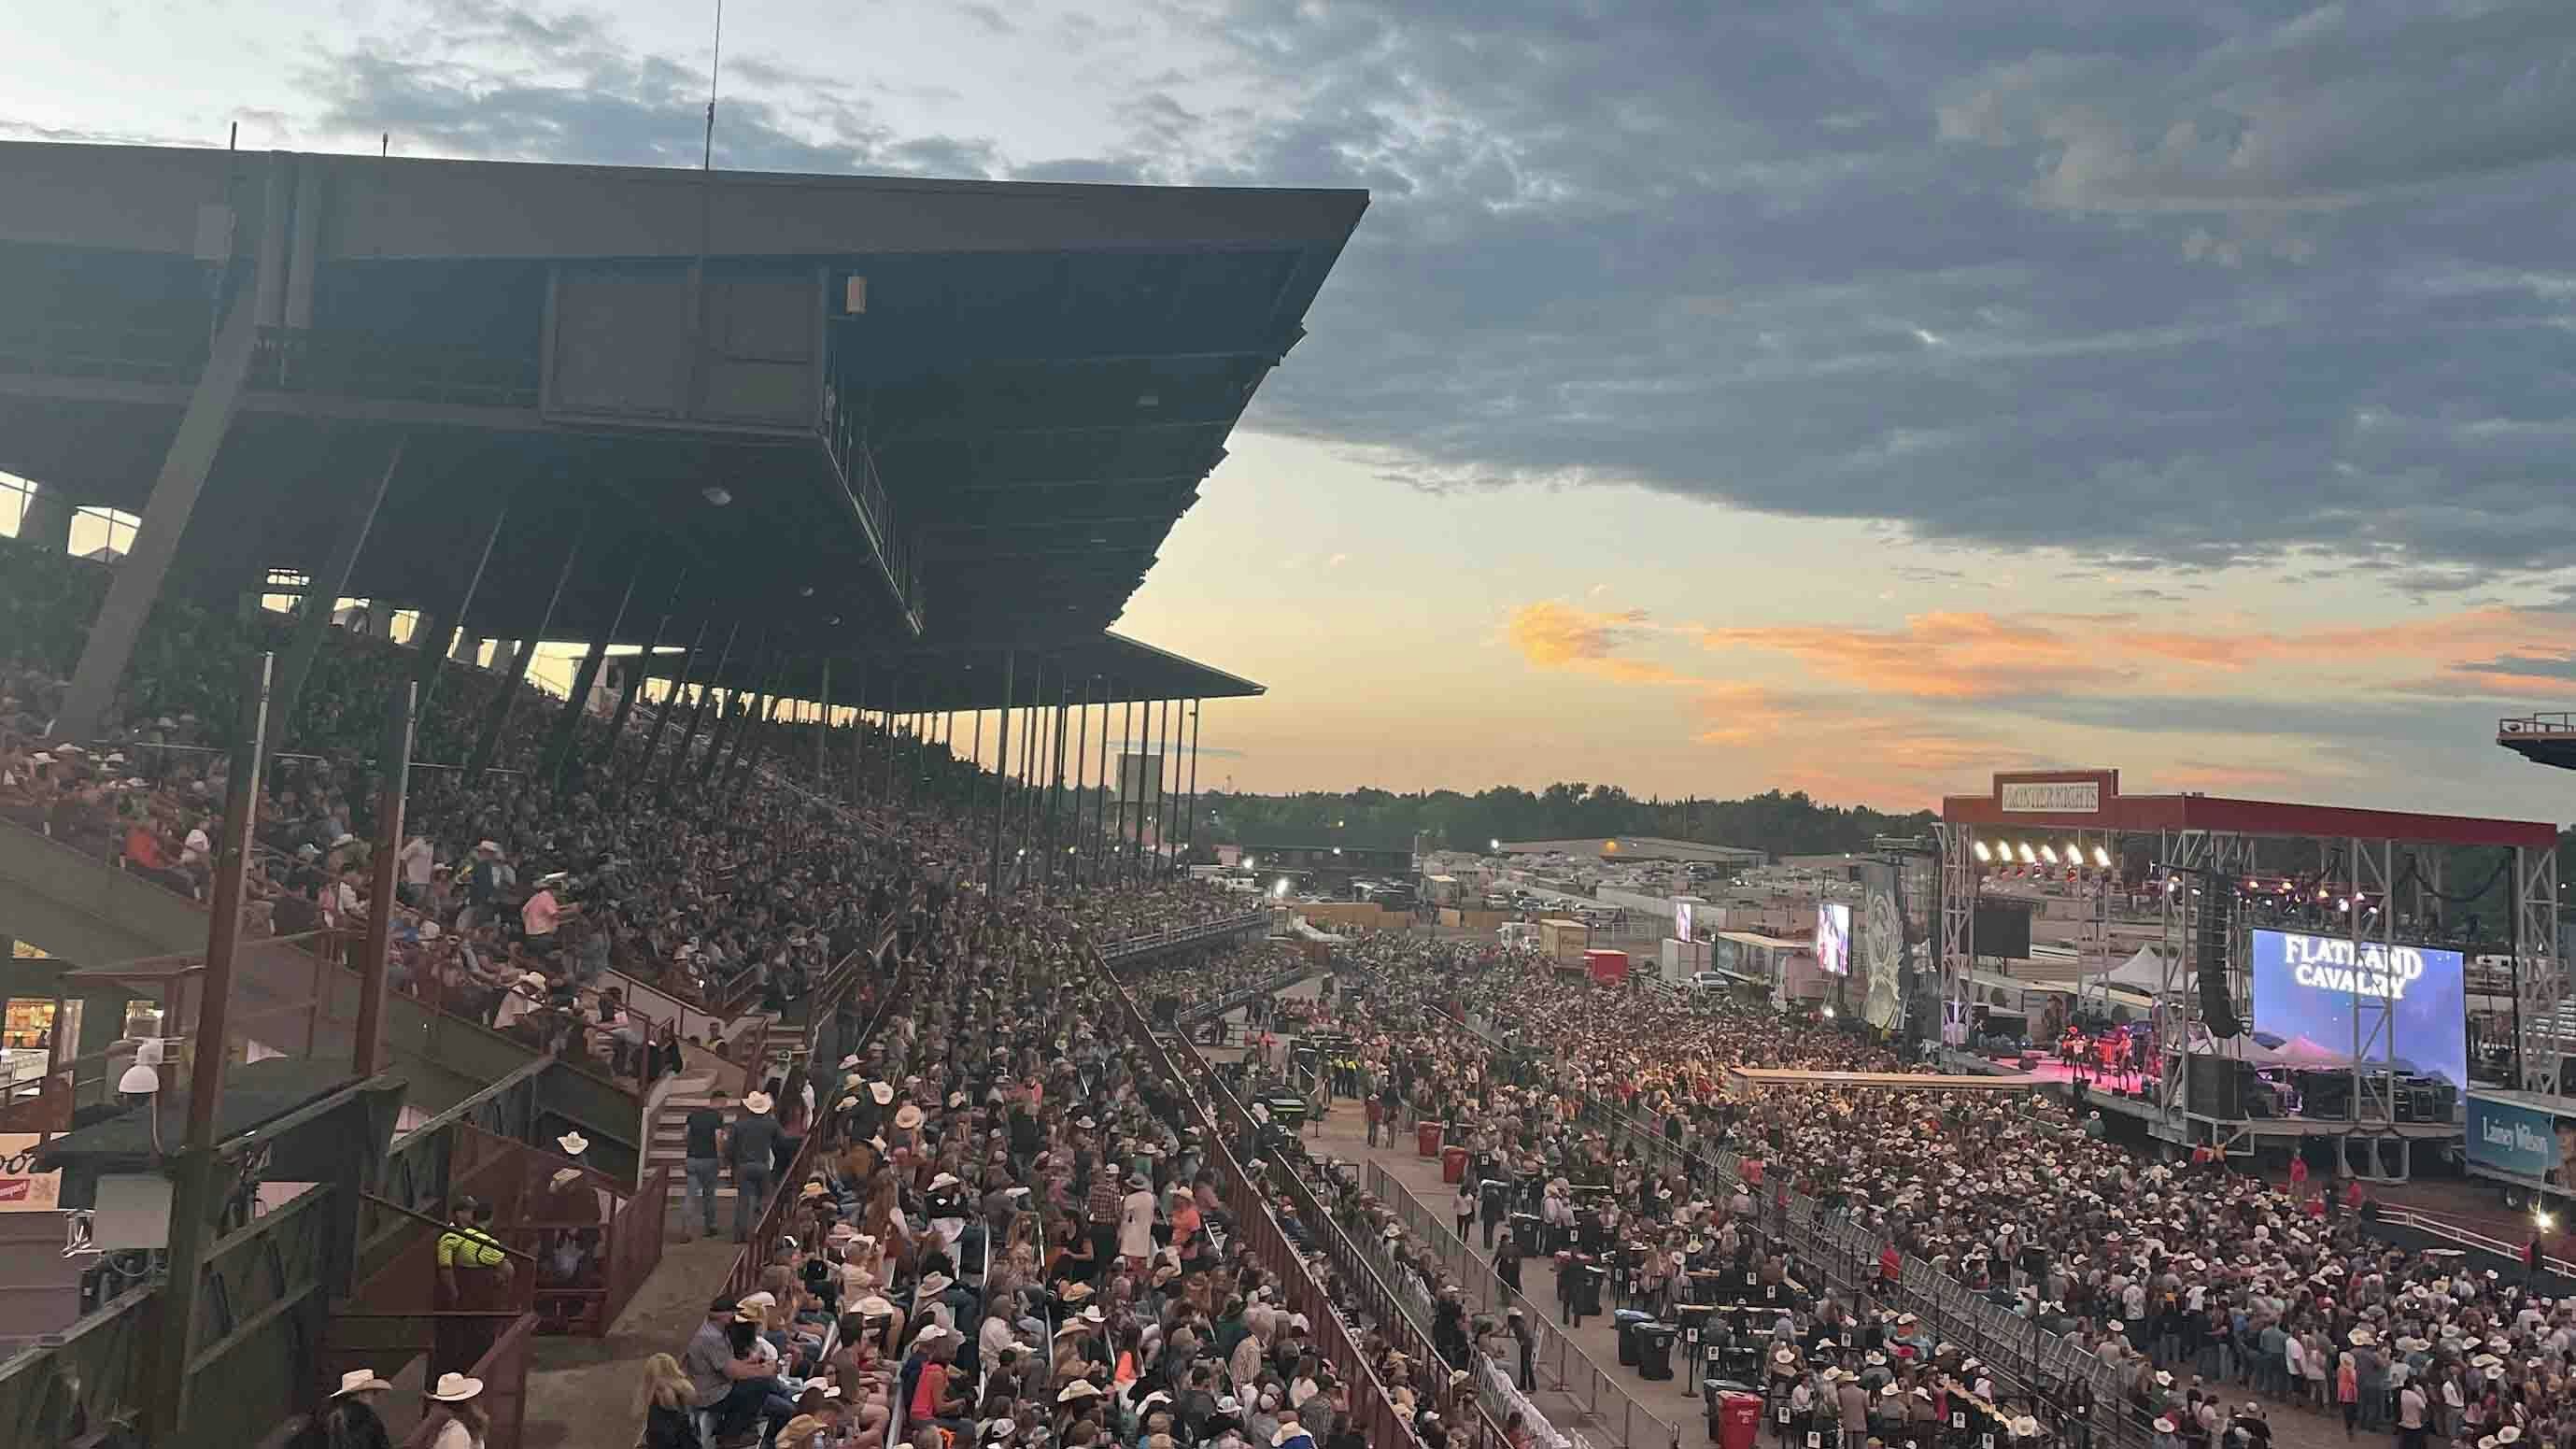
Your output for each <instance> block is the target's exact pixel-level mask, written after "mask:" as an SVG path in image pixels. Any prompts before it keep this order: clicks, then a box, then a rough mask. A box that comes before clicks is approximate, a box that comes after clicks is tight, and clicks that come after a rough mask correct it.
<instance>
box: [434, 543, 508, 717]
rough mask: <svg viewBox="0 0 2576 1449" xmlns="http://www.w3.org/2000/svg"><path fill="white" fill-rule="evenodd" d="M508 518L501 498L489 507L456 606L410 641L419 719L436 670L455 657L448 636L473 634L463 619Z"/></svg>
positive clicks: (436, 673) (442, 667)
mask: <svg viewBox="0 0 2576 1449" xmlns="http://www.w3.org/2000/svg"><path fill="white" fill-rule="evenodd" d="M509 521H510V505H509V503H508V502H507V501H506V500H504V501H503V502H501V503H500V504H498V505H496V506H495V507H494V508H493V510H492V526H491V527H490V528H488V529H486V530H484V533H483V551H482V552H481V553H479V554H477V555H475V557H474V571H473V572H472V573H469V574H467V575H466V576H465V588H464V589H463V591H461V592H460V593H458V594H457V596H456V607H454V608H453V609H450V610H448V611H447V613H445V614H444V615H440V616H437V619H438V626H437V627H436V628H434V629H432V630H430V631H429V632H428V633H427V634H423V635H418V636H415V637H414V639H413V640H412V647H413V648H415V649H417V650H419V651H420V658H419V660H418V661H417V667H416V668H415V669H414V670H413V673H412V678H413V679H415V680H417V681H418V682H419V684H420V701H419V704H418V705H417V707H416V708H415V709H414V711H413V712H414V714H416V715H417V716H419V717H420V718H424V719H425V718H427V717H428V715H429V702H430V701H431V700H432V699H433V698H435V697H437V694H438V675H439V671H441V670H442V669H444V668H446V666H447V663H448V661H449V660H451V659H453V658H456V657H457V656H456V653H455V650H454V649H453V648H452V647H451V645H450V641H449V636H450V635H451V634H455V635H460V636H462V637H461V638H460V639H459V640H458V641H457V642H459V643H461V642H463V639H464V638H471V637H472V636H471V635H464V634H463V630H464V628H465V622H466V618H467V616H468V615H470V614H472V613H473V611H474V596H475V594H476V593H478V592H480V591H481V589H482V587H483V570H484V569H485V568H487V567H489V566H490V565H491V562H492V546H493V545H494V544H497V543H499V542H500V541H501V527H502V525H504V524H506V523H508V522H509ZM421 622H422V623H423V624H427V623H429V622H430V621H429V620H427V619H424V620H422V621H421Z"/></svg>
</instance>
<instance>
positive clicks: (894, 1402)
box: [644, 887, 1359, 1449]
mask: <svg viewBox="0 0 2576 1449" xmlns="http://www.w3.org/2000/svg"><path fill="white" fill-rule="evenodd" d="M925 905H926V909H925V912H924V917H923V921H922V929H921V930H920V931H919V932H918V933H917V935H916V936H915V937H914V939H913V940H912V941H911V943H910V945H909V960H910V968H909V969H910V978H909V979H910V981H911V989H910V991H909V992H908V993H907V995H906V997H905V998H904V999H903V1000H902V1001H899V1002H897V1003H896V1004H895V1005H894V1007H893V1012H894V1014H893V1015H892V1016H891V1017H890V1019H888V1020H887V1021H886V1022H885V1024H884V1025H883V1026H882V1027H881V1028H880V1029H879V1030H878V1032H877V1033H876V1035H875V1036H874V1037H873V1039H872V1040H871V1041H870V1042H869V1043H868V1044H867V1046H866V1047H865V1048H864V1049H863V1050H861V1051H859V1052H854V1053H852V1054H850V1055H848V1056H847V1057H844V1058H843V1059H841V1060H840V1061H839V1062H837V1063H836V1064H834V1065H833V1066H831V1067H829V1068H828V1069H826V1068H821V1067H820V1064H818V1066H817V1070H816V1071H814V1072H813V1074H812V1077H811V1079H810V1080H807V1081H805V1082H803V1083H801V1084H796V1085H791V1086H789V1087H788V1088H787V1090H786V1091H785V1092H784V1093H782V1097H785V1098H791V1099H792V1098H796V1097H798V1096H799V1095H800V1094H804V1095H810V1096H812V1097H813V1098H814V1099H815V1101H816V1102H817V1103H818V1107H819V1110H818V1111H817V1113H816V1115H815V1119H814V1121H815V1126H814V1128H813V1130H814V1131H816V1132H818V1133H819V1134H820V1138H819V1142H820V1150H819V1151H817V1152H816V1153H814V1154H811V1155H809V1157H808V1159H807V1160H808V1162H809V1163H810V1167H809V1170H808V1171H807V1172H806V1173H805V1175H804V1180H802V1181H799V1182H797V1183H795V1184H794V1185H793V1189H792V1190H793V1192H794V1194H795V1195H794V1197H793V1199H792V1200H791V1202H792V1206H791V1208H790V1209H789V1213H788V1217H787V1222H788V1225H789V1227H788V1231H787V1233H786V1234H785V1235H783V1236H782V1237H780V1238H778V1239H777V1240H775V1241H774V1242H769V1243H764V1244H762V1245H760V1247H761V1250H762V1251H763V1252H765V1253H766V1255H767V1258H768V1261H767V1264H766V1266H765V1267H764V1269H763V1271H762V1273H761V1275H760V1281H759V1287H758V1289H757V1291H755V1292H753V1293H751V1294H748V1295H745V1296H741V1297H734V1296H727V1297H725V1298H723V1299H721V1300H720V1301H717V1302H714V1303H712V1304H711V1305H710V1307H709V1312H708V1316H707V1320H706V1322H705V1324H704V1325H703V1326H702V1327H701V1328H700V1329H699V1330H698V1332H697V1333H696V1334H695V1335H694V1336H693V1337H692V1338H691V1340H690V1341H689V1343H688V1344H687V1345H685V1347H684V1348H683V1350H682V1351H681V1352H680V1353H679V1354H678V1355H677V1356H676V1357H674V1356H668V1355H665V1356H660V1357H656V1358H655V1359H654V1360H652V1361H651V1364H650V1365H649V1367H648V1369H647V1371H646V1376H645V1377H646V1384H645V1389H644V1397H645V1400H646V1409H647V1418H648V1424H647V1430H646V1435H645V1442H646V1444H647V1445H649V1446H653V1449H690V1446H695V1445H697V1444H698V1443H700V1442H701V1441H700V1430H701V1428H704V1429H705V1430H706V1431H707V1432H708V1434H709V1435H710V1436H711V1437H712V1438H713V1439H714V1440H715V1441H716V1442H720V1443H727V1444H731V1443H737V1442H744V1443H747V1442H751V1441H752V1440H753V1439H754V1437H755V1436H758V1438H759V1439H760V1440H761V1441H762V1442H767V1443H774V1444H777V1445H783V1446H789V1449H879V1446H891V1445H911V1446H915V1449H942V1446H947V1445H976V1446H981V1445H1041V1444H1063V1445H1106V1444H1109V1443H1111V1442H1113V1441H1114V1442H1115V1443H1117V1444H1120V1445H1142V1446H1145V1449H1172V1446H1180V1445H1214V1446H1241V1445H1250V1446H1282V1445H1305V1446H1351V1445H1355V1444H1357V1443H1358V1442H1359V1440H1358V1439H1357V1437H1356V1436H1355V1435H1354V1434H1353V1433H1351V1432H1350V1430H1349V1427H1348V1422H1347V1416H1348V1411H1349V1397H1348V1395H1349V1390H1348V1388H1347V1386H1345V1385H1343V1384H1341V1383H1339V1382H1337V1381H1336V1379H1335V1376H1334V1373H1333V1371H1332V1369H1331V1368H1330V1367H1329V1366H1328V1365H1326V1364H1325V1363H1324V1362H1323V1360H1322V1358H1321V1357H1320V1355H1319V1353H1318V1350H1317V1349H1316V1347H1315V1344H1314V1340H1313V1338H1312V1335H1311V1325H1310V1324H1309V1323H1308V1322H1307V1320H1306V1319H1305V1318H1304V1317H1303V1316H1302V1315H1298V1314H1294V1313H1290V1312H1287V1311H1284V1310H1283V1309H1282V1308H1281V1307H1280V1306H1279V1305H1280V1304H1282V1303H1283V1302H1284V1301H1285V1297H1286V1295H1285V1293H1284V1291H1283V1289H1284V1288H1285V1285H1283V1284H1282V1283H1281V1282H1279V1281H1278V1280H1277V1279H1276V1278H1275V1277H1274V1276H1273V1275H1271V1274H1269V1273H1267V1272H1265V1271H1264V1270H1263V1269H1262V1268H1261V1267H1260V1266H1259V1265H1258V1264H1257V1263H1255V1262H1254V1261H1252V1259H1251V1258H1250V1256H1249V1255H1248V1254H1245V1253H1243V1252H1241V1251H1240V1250H1239V1249H1238V1250H1236V1251H1233V1252H1229V1251H1228V1248H1227V1245H1226V1244H1227V1239H1228V1238H1229V1236H1230V1235H1231V1229H1232V1226H1233V1224H1232V1223H1231V1222H1230V1220H1229V1219H1228V1216H1227V1213H1226V1210H1225V1208H1224V1206H1223V1203H1222V1200H1221V1197H1220V1194H1219V1191H1218V1185H1219V1184H1218V1177H1217V1174H1216V1173H1215V1172H1214V1171H1213V1170H1212V1169H1211V1167H1210V1166H1209V1165H1208V1147H1207V1144H1206V1143H1204V1142H1203V1141H1202V1138H1201V1132H1200V1129H1198V1128H1197V1127H1196V1126H1195V1125H1193V1123H1194V1119H1193V1118H1191V1117H1190V1116H1189V1115H1187V1114H1185V1113H1183V1112H1182V1111H1181V1103H1180V1100H1179V1098H1178V1097H1177V1096H1176V1095H1175V1092H1174V1085H1173V1084H1171V1083H1167V1082H1164V1081H1161V1080H1158V1079H1157V1077H1156V1074H1155V1071H1156V1069H1155V1068H1154V1067H1153V1066H1152V1064H1151V1063H1150V1060H1149V1058H1148V1057H1147V1055H1146V1054H1145V1053H1144V1052H1143V1051H1142V1050H1141V1049H1140V1048H1139V1047H1138V1046H1136V1045H1135V1044H1133V1043H1131V1042H1128V1041H1125V1040H1123V1036H1124V1032H1123V1030H1122V1028H1121V1026H1120V1025H1119V1023H1120V1020H1121V1015H1120V1012H1121V1007H1120V1004H1119V1003H1118V1002H1116V1001H1115V999H1114V998H1113V997H1112V995H1111V992H1112V990H1113V988H1112V987H1111V986H1110V985H1109V984H1108V983H1107V981H1106V979H1105V978H1103V977H1102V976H1100V975H1098V974H1097V973H1095V972H1093V971H1091V970H1089V969H1087V968H1086V967H1084V966H1083V965H1082V964H1081V960H1080V957H1081V954H1082V952H1083V950H1084V947H1085V939H1084V934H1085V933H1084V932H1083V931H1082V930H1081V928H1080V927H1079V926H1078V925H1077V924H1076V922H1075V920H1074V919H1073V917H1072V915H1071V914H1070V913H1066V912H1061V911H1055V910H1051V909H1047V908H1044V907H1041V906H1039V905H1038V904H1037V903H1036V901H1035V899H1034V897H1033V896H1032V895H1031V894H1029V893H1023V894H1022V895H1021V896H1019V897H1016V898H1006V899H1004V900H1003V901H1001V902H1000V903H998V904H996V903H994V902H992V901H991V900H990V899H989V898H988V897H986V896H985V895H983V894H982V893H980V892H974V891H950V890H945V889H940V888H935V887H934V888H929V889H927V890H926V891H925ZM1129 905H1130V906H1131V907H1132V908H1134V909H1138V910H1143V911H1147V912H1151V911H1152V910H1153V909H1154V907H1153V905H1152V903H1151V902H1150V901H1144V900H1135V901H1131V902H1130V903H1129ZM1175 909H1176V910H1181V911H1184V912H1185V911H1186V910H1188V909H1189V907H1188V906H1187V905H1179V906H1176V907H1175ZM782 1111H784V1112H785V1113H786V1115H787V1117H788V1119H789V1120H790V1121H793V1120H794V1117H795V1112H796V1109H795V1107H794V1106H792V1105H790V1104H789V1103H788V1102H785V1101H781V1100H777V1099H773V1098H771V1097H770V1096H768V1095H767V1094H763V1095H761V1096H757V1097H754V1098H753V1099H751V1100H748V1101H746V1102H745V1103H744V1104H743V1105H742V1107H741V1109H740V1110H738V1111H736V1112H733V1113H730V1114H728V1113H725V1112H722V1111H718V1110H716V1109H713V1108H710V1109H705V1111H704V1113H703V1115H702V1116H700V1117H698V1118H696V1119H693V1120H692V1122H691V1123H690V1130H691V1140H692V1146H691V1149H690V1152H691V1157H692V1159H693V1160H692V1161H691V1163H690V1170H691V1173H692V1175H693V1176H696V1175H697V1174H699V1172H700V1171H701V1170H702V1167H703V1169H704V1170H705V1171H707V1172H708V1173H709V1174H710V1175H712V1174H713V1173H714V1172H715V1171H717V1170H719V1169H720V1168H722V1170H729V1171H732V1172H733V1173H734V1174H735V1175H736V1178H737V1181H740V1180H741V1177H742V1172H743V1169H744V1167H745V1166H746V1165H749V1166H750V1169H751V1172H752V1174H753V1176H755V1177H757V1176H759V1175H761V1174H763V1173H765V1172H766V1171H767V1170H768V1167H769V1165H770V1164H771V1163H772V1161H773V1160H774V1158H775V1156H776V1154H777V1152H778V1150H779V1147H778V1137H779V1134H780V1133H781V1131H783V1130H785V1129H783V1128H782V1127H780V1126H779V1125H778V1123H779V1121H780V1115H779V1114H781V1113H782ZM701 1139H703V1143H704V1147H705V1150H706V1154H707V1156H706V1160H705V1161H704V1162H703V1163H702V1162H701V1161H699V1160H697V1159H699V1157H700V1143H701ZM728 1163H729V1164H731V1165H730V1166H729V1167H724V1166H723V1165H724V1164H728ZM691 1211H692V1212H703V1213H705V1214H706V1223H705V1225H706V1226H707V1227H708V1228H710V1229H712V1228H713V1227H714V1222H713V1211H712V1197H711V1196H708V1197H706V1198H704V1199H703V1205H701V1202H699V1201H693V1203H692V1206H691ZM701 1417H703V1418H704V1419H705V1420H706V1422H705V1423H704V1424H703V1425H702V1424H701V1423H699V1422H698V1421H699V1420H700V1419H701Z"/></svg>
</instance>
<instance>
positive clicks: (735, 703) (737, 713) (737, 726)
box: [698, 630, 776, 784]
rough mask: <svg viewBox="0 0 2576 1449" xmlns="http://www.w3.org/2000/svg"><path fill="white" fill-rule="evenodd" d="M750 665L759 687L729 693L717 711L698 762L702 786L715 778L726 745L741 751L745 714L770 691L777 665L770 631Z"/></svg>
mask: <svg viewBox="0 0 2576 1449" xmlns="http://www.w3.org/2000/svg"><path fill="white" fill-rule="evenodd" d="M751 661H752V662H751V677H752V678H753V679H754V680H755V681H757V683H755V684H754V685H753V687H752V689H751V691H749V692H746V691H743V690H739V689H735V690H728V691H727V692H726V694H725V699H724V705H723V707H722V708H720V709H718V710H717V711H716V723H715V728H713V729H711V730H709V731H708V732H707V752H706V754H704V755H703V756H701V757H699V760H698V783H700V784H705V783H706V782H707V781H709V780H711V779H714V778H716V773H717V770H718V768H719V766H718V764H717V761H718V760H719V759H720V758H722V756H723V754H724V751H725V746H726V745H728V744H733V745H735V746H736V747H737V748H738V747H739V744H740V741H741V739H742V723H743V718H744V716H745V714H746V713H747V712H748V711H749V710H750V709H751V707H752V702H753V701H754V700H756V699H757V698H758V697H759V695H760V694H761V693H762V692H765V691H766V690H767V689H768V688H769V682H770V678H771V671H772V670H773V669H774V668H775V667H776V663H775V658H774V656H773V655H772V654H771V653H770V649H769V634H768V631H766V630H763V631H762V632H761V636H760V647H759V648H758V649H756V650H754V651H752V656H751Z"/></svg>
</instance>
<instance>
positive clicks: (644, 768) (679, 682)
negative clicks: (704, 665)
mask: <svg viewBox="0 0 2576 1449" xmlns="http://www.w3.org/2000/svg"><path fill="white" fill-rule="evenodd" d="M678 597H679V596H678V593H677V591H674V592H673V595H672V599H673V602H674V603H676V602H677V601H678ZM714 622H715V621H714V620H712V619H700V620H699V621H698V636H697V637H696V638H695V639H692V640H690V641H689V648H688V651H687V652H686V653H684V654H682V655H681V656H680V667H679V668H678V669H677V670H675V671H674V672H673V673H672V675H671V679H670V684H669V687H668V688H666V689H665V690H664V691H663V693H662V702H661V704H660V705H658V706H656V707H655V709H654V711H653V728H652V730H651V732H649V733H647V734H646V735H645V736H644V751H643V753H642V754H641V755H640V756H638V757H637V759H636V762H635V769H634V772H633V773H632V774H631V775H630V776H628V777H627V778H629V779H632V780H641V779H644V778H647V777H648V776H650V775H651V774H652V773H653V751H654V750H655V749H656V748H657V747H659V746H660V745H661V743H662V731H663V729H664V728H665V727H667V726H668V725H669V724H670V723H671V716H673V715H675V714H678V713H679V712H680V711H681V710H682V709H683V708H685V707H686V700H685V698H684V696H686V695H687V694H688V692H689V671H690V669H692V668H693V667H695V666H696V664H697V662H698V651H700V650H702V649H704V648H706V647H707V629H708V627H709V626H710V625H712V624H713V623H714ZM643 689H644V681H643V680H641V679H638V680H637V681H636V682H635V691H636V693H638V694H641V693H642V692H643Z"/></svg>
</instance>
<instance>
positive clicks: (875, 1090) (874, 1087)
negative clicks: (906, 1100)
mask: <svg viewBox="0 0 2576 1449" xmlns="http://www.w3.org/2000/svg"><path fill="white" fill-rule="evenodd" d="M868 1095H869V1096H871V1097H874V1098H876V1099H877V1105H878V1106H880V1107H888V1106H892V1105H893V1104H894V1083H892V1082H870V1083H868Z"/></svg>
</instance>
